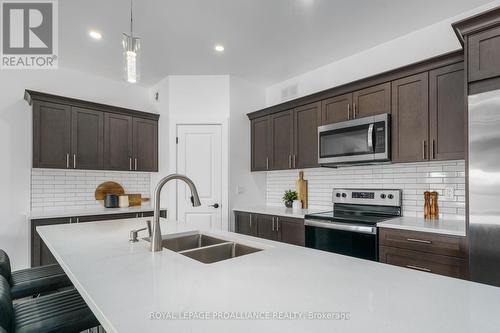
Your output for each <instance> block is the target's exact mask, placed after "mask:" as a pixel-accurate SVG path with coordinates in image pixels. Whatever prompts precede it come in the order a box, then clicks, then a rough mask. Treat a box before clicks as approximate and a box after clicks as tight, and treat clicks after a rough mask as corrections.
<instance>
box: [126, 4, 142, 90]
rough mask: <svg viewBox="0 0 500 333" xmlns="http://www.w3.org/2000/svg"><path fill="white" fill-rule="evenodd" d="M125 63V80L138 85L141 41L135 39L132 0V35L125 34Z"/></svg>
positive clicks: (137, 38)
mask: <svg viewBox="0 0 500 333" xmlns="http://www.w3.org/2000/svg"><path fill="white" fill-rule="evenodd" d="M122 43H123V63H124V73H125V79H126V80H127V81H128V82H130V83H136V82H138V81H139V77H140V67H139V64H140V56H139V51H140V49H141V40H140V38H139V37H134V16H133V7H132V0H130V35H127V34H126V33H123V41H122Z"/></svg>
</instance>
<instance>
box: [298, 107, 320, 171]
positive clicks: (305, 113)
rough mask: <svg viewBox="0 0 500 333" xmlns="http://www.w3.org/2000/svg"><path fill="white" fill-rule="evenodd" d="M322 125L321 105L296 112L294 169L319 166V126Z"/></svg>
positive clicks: (300, 108) (299, 109)
mask: <svg viewBox="0 0 500 333" xmlns="http://www.w3.org/2000/svg"><path fill="white" fill-rule="evenodd" d="M320 124H321V103H320V102H318V103H313V104H309V105H305V106H302V107H299V108H296V109H295V110H294V141H295V143H294V146H295V149H294V157H293V167H294V168H299V169H301V168H315V167H317V166H319V164H318V126H320Z"/></svg>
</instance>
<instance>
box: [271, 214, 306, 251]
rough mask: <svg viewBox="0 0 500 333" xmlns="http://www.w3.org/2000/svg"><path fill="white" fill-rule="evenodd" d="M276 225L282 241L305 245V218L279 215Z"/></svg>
mask: <svg viewBox="0 0 500 333" xmlns="http://www.w3.org/2000/svg"><path fill="white" fill-rule="evenodd" d="M276 225H277V227H276V228H277V230H278V234H279V240H280V241H282V242H284V243H288V244H294V245H299V246H304V243H305V227H304V220H301V219H291V218H285V217H277V221H276Z"/></svg>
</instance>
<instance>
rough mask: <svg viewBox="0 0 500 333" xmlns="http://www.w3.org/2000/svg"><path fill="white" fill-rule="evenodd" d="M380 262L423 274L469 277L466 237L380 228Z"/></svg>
mask: <svg viewBox="0 0 500 333" xmlns="http://www.w3.org/2000/svg"><path fill="white" fill-rule="evenodd" d="M379 245H380V247H379V261H380V262H383V263H386V264H389V265H395V266H400V267H406V268H410V269H414V270H418V271H422V272H429V273H435V274H440V275H446V276H450V277H455V278H461V279H466V278H467V262H466V258H467V252H466V242H465V238H464V237H458V236H448V235H440V234H432V233H424V232H417V231H407V230H396V229H386V228H379Z"/></svg>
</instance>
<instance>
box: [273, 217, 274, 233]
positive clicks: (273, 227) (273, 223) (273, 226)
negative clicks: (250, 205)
mask: <svg viewBox="0 0 500 333" xmlns="http://www.w3.org/2000/svg"><path fill="white" fill-rule="evenodd" d="M273 231H274V217H273Z"/></svg>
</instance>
